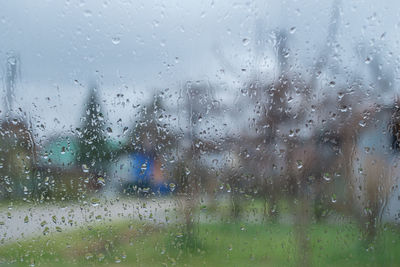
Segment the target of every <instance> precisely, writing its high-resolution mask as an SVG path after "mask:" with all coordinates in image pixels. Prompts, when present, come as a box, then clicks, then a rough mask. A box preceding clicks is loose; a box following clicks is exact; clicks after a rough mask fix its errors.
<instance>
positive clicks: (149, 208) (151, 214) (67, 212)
mask: <svg viewBox="0 0 400 267" xmlns="http://www.w3.org/2000/svg"><path fill="white" fill-rule="evenodd" d="M177 203H178V201H177V200H176V199H173V198H156V199H138V198H132V199H120V200H118V199H112V200H109V199H108V200H107V199H101V200H100V199H91V200H89V201H88V202H87V203H81V204H79V203H65V204H63V203H59V204H54V205H49V204H43V205H35V206H34V205H26V206H23V205H21V206H16V207H6V206H5V207H2V208H1V210H0V241H1V243H9V242H12V241H16V240H19V239H25V238H29V237H35V236H38V235H45V234H49V233H52V232H65V231H69V230H72V229H79V228H84V227H87V226H88V225H93V224H100V223H109V222H115V221H118V220H136V221H138V220H144V221H148V222H151V223H155V224H166V223H169V222H174V221H176V220H177V216H176V207H177V205H178V204H177Z"/></svg>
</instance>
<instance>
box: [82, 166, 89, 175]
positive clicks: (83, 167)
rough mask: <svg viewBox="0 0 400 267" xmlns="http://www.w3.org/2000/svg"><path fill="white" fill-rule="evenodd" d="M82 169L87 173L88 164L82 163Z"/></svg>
mask: <svg viewBox="0 0 400 267" xmlns="http://www.w3.org/2000/svg"><path fill="white" fill-rule="evenodd" d="M82 171H83V172H85V173H87V172H89V167H88V166H87V165H86V164H82Z"/></svg>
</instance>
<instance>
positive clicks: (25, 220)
mask: <svg viewBox="0 0 400 267" xmlns="http://www.w3.org/2000/svg"><path fill="white" fill-rule="evenodd" d="M28 222H29V217H28V215H27V216H25V218H24V223H28Z"/></svg>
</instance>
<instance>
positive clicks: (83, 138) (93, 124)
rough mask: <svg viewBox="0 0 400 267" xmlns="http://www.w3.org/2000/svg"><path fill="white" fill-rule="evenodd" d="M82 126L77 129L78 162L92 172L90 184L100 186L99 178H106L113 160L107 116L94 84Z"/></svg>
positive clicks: (86, 171)
mask: <svg viewBox="0 0 400 267" xmlns="http://www.w3.org/2000/svg"><path fill="white" fill-rule="evenodd" d="M81 120H82V126H81V128H78V129H77V133H78V152H77V159H76V160H77V163H78V164H79V165H80V166H81V168H82V171H83V172H85V173H90V175H91V177H90V185H91V187H92V188H94V189H98V188H100V184H99V183H98V179H99V178H100V177H102V178H103V179H104V178H106V174H107V173H106V171H107V167H108V166H109V163H110V160H111V156H112V155H111V153H110V152H111V151H110V148H109V146H108V143H107V138H106V135H105V133H104V131H105V118H104V114H103V112H102V106H101V103H100V101H99V96H98V88H97V86H96V85H95V84H92V85H91V86H90V88H89V95H88V97H87V100H86V103H85V109H84V114H83V116H82V118H81Z"/></svg>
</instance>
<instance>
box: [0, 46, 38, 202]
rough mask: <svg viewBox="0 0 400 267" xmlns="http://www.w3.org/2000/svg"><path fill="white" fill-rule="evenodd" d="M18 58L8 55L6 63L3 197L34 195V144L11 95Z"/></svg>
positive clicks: (0, 157) (0, 150) (0, 137)
mask: <svg viewBox="0 0 400 267" xmlns="http://www.w3.org/2000/svg"><path fill="white" fill-rule="evenodd" d="M19 65H20V61H19V57H18V56H16V55H15V54H14V53H11V54H9V56H8V58H7V62H6V75H5V89H6V90H5V91H6V92H5V93H6V96H5V97H4V112H3V114H4V117H3V118H2V123H1V130H0V166H1V168H0V185H1V186H0V191H1V196H2V197H4V198H8V199H12V198H17V197H22V196H24V198H25V199H28V198H29V196H32V197H35V198H37V197H38V195H37V193H38V190H37V181H36V178H37V177H36V175H35V174H36V172H35V170H36V166H35V157H36V147H35V142H34V139H33V135H32V131H31V129H30V127H29V126H28V123H27V120H26V117H27V114H26V113H25V112H23V111H22V109H20V108H19V109H15V107H14V94H15V90H16V84H17V78H18V75H19V68H20V66H19Z"/></svg>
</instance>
